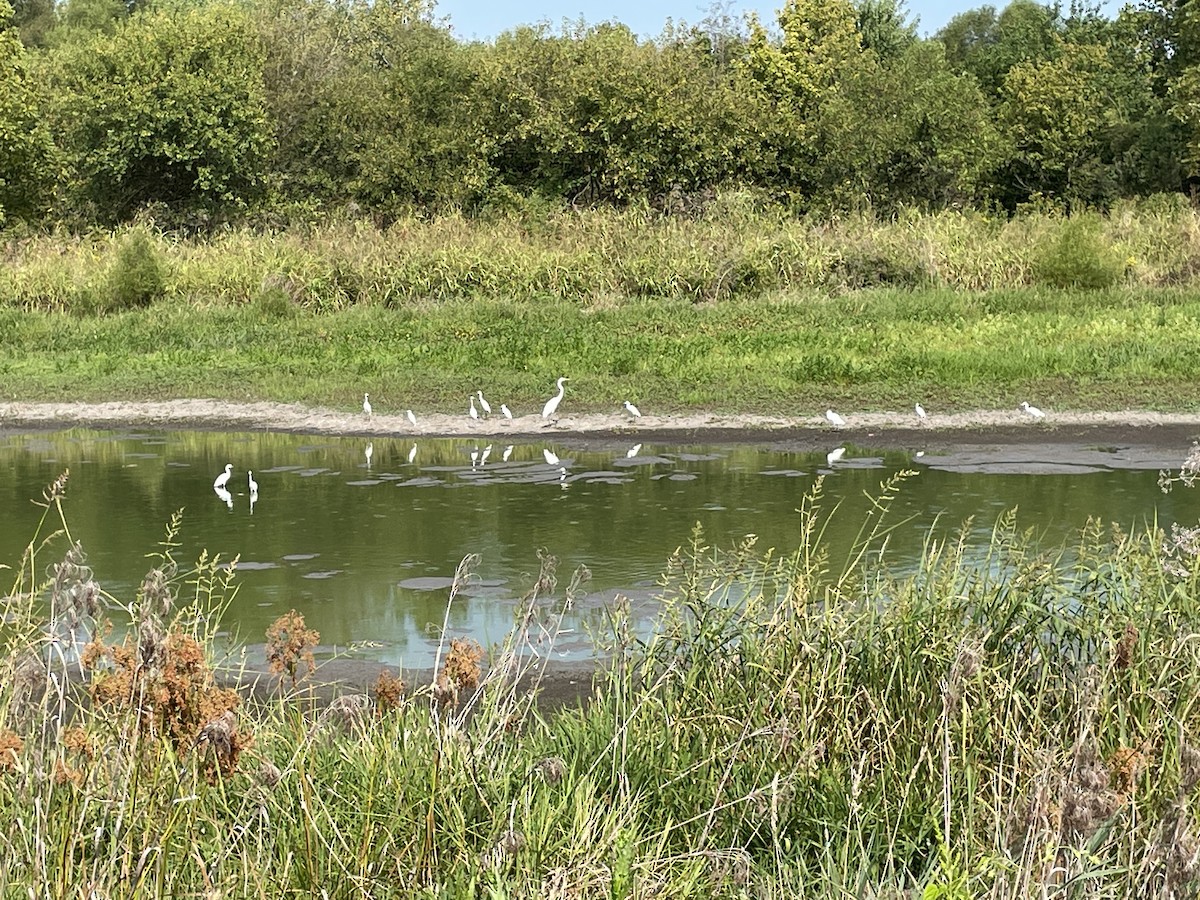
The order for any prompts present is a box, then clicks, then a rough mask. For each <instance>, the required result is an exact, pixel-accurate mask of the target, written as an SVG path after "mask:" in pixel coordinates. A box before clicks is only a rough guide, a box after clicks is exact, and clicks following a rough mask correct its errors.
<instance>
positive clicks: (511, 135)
mask: <svg viewBox="0 0 1200 900" xmlns="http://www.w3.org/2000/svg"><path fill="white" fill-rule="evenodd" d="M746 112H747V110H746V108H745V104H744V103H742V102H740V100H739V98H738V96H737V93H736V89H735V87H734V85H733V81H732V79H731V76H730V73H729V72H727V71H726V70H724V69H723V68H722V67H721V66H720V65H718V64H717V63H716V61H715V60H714V59H713V57H712V55H711V54H710V53H709V52H708V50H707V49H706V48H705V47H704V46H703V45H701V44H699V43H697V42H695V41H692V40H690V39H689V37H688V36H685V37H684V39H682V40H679V41H676V42H672V43H667V44H666V45H664V46H658V45H656V44H654V43H652V42H641V41H639V40H638V39H637V38H636V37H634V35H633V34H632V33H631V32H630V31H629V29H627V28H625V27H624V26H614V25H607V24H605V25H599V26H595V27H592V28H584V29H579V30H577V31H575V32H574V33H566V34H563V35H558V36H552V35H548V34H546V33H545V31H544V30H541V29H532V28H522V29H518V30H517V31H514V32H510V33H508V34H505V35H502V36H501V37H500V38H499V39H498V40H497V42H496V46H495V52H494V54H492V55H491V56H490V57H489V59H488V64H487V70H486V75H485V78H484V81H483V85H482V90H481V111H480V115H481V117H482V118H483V120H484V121H485V122H486V123H487V124H486V126H485V131H486V132H487V133H488V134H490V135H492V136H493V139H494V141H495V143H494V145H493V149H492V155H491V161H492V165H493V167H494V168H495V170H496V173H497V177H498V178H499V179H500V180H501V181H503V182H504V183H506V184H507V185H509V186H511V187H514V188H516V189H518V190H520V191H533V190H539V191H542V192H545V193H547V194H550V195H553V196H560V197H565V198H567V199H571V200H574V201H583V202H593V201H597V200H615V201H618V202H628V201H630V200H632V199H635V198H648V197H652V196H654V195H657V194H660V193H663V192H665V191H668V190H670V189H672V188H679V189H680V190H684V191H689V190H695V189H697V188H700V187H704V186H708V185H712V184H717V183H720V182H721V181H723V180H725V179H726V178H729V177H732V176H733V175H734V174H735V173H736V172H738V171H739V169H740V167H742V166H743V165H744V164H745V159H744V157H743V155H742V153H741V148H742V144H741V135H742V133H743V129H742V123H743V122H744V117H745V115H746Z"/></svg>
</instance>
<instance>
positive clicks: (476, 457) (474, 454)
mask: <svg viewBox="0 0 1200 900" xmlns="http://www.w3.org/2000/svg"><path fill="white" fill-rule="evenodd" d="M478 462H479V448H478V447H476V448H475V449H474V450H472V451H471V468H472V469H473V468H475V465H476V464H477V463H478Z"/></svg>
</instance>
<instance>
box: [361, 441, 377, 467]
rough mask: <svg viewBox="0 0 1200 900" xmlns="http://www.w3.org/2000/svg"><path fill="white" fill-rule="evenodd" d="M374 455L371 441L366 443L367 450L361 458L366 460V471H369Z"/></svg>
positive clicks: (373, 446) (373, 445)
mask: <svg viewBox="0 0 1200 900" xmlns="http://www.w3.org/2000/svg"><path fill="white" fill-rule="evenodd" d="M374 455H375V444H374V443H373V442H371V441H368V442H367V449H366V450H364V451H363V456H365V457H366V458H367V471H368V472H370V471H371V457H372V456H374Z"/></svg>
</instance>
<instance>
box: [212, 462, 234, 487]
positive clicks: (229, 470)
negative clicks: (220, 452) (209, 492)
mask: <svg viewBox="0 0 1200 900" xmlns="http://www.w3.org/2000/svg"><path fill="white" fill-rule="evenodd" d="M232 474H233V463H225V471H224V472H222V473H221V474H220V475H218V476H217V478H216V480H215V481H214V482H213V490H214V491H220V490H223V489H224V488H225V485H227V484H229V476H230V475H232Z"/></svg>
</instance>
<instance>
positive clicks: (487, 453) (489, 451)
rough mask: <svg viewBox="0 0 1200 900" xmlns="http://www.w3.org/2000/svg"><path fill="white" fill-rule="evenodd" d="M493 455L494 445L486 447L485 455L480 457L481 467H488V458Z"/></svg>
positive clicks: (484, 449)
mask: <svg viewBox="0 0 1200 900" xmlns="http://www.w3.org/2000/svg"><path fill="white" fill-rule="evenodd" d="M491 455H492V445H491V444H488V445H487V446H486V447H484V448H483V455H482V456H480V457H479V464H480V465H481V466H486V465H487V458H488V457H489V456H491Z"/></svg>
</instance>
